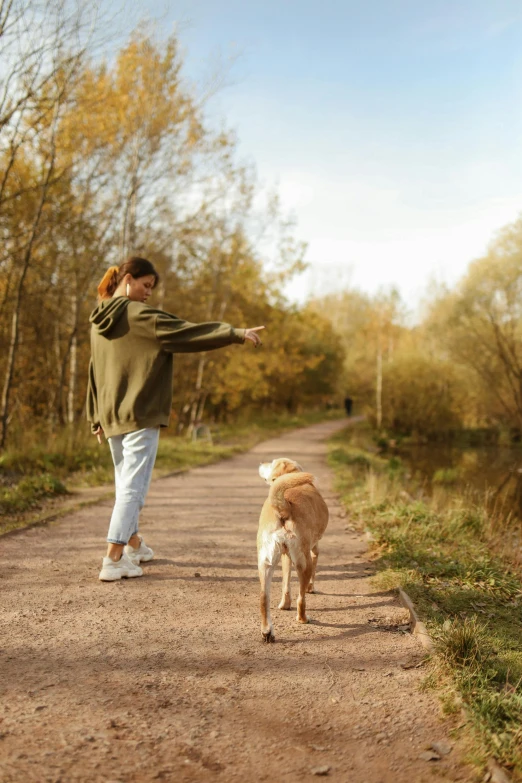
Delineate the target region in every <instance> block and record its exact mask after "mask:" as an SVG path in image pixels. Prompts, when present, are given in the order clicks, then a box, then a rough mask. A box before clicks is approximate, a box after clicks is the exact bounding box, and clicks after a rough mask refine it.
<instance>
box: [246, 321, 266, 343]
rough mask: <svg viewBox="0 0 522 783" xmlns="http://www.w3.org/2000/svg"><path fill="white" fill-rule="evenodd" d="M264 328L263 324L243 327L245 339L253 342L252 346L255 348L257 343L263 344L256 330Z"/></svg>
mask: <svg viewBox="0 0 522 783" xmlns="http://www.w3.org/2000/svg"><path fill="white" fill-rule="evenodd" d="M264 328H265V327H264V326H254V328H253V329H245V340H250V342H251V343H254V348H257V346H258V345H263V343H262V342H261V338H260V336H259V335H258V332H260V331H261V329H264Z"/></svg>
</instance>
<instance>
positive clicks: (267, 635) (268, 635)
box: [263, 631, 275, 644]
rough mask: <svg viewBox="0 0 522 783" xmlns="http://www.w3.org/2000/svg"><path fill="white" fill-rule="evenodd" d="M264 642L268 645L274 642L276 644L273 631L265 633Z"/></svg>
mask: <svg viewBox="0 0 522 783" xmlns="http://www.w3.org/2000/svg"><path fill="white" fill-rule="evenodd" d="M263 641H264V642H266V643H267V644H271V643H272V642H275V636H274V632H273V631H267V633H264V632H263Z"/></svg>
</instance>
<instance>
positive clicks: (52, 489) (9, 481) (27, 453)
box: [0, 410, 342, 535]
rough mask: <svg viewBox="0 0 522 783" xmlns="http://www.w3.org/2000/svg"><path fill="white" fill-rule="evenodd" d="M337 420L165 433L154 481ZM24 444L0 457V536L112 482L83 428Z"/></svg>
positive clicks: (101, 452)
mask: <svg viewBox="0 0 522 783" xmlns="http://www.w3.org/2000/svg"><path fill="white" fill-rule="evenodd" d="M341 417H342V412H341V411H339V410H337V411H328V412H326V411H311V412H307V413H303V414H299V415H290V414H279V415H276V414H274V415H270V416H268V415H264V416H258V417H256V419H255V420H253V421H248V420H245V421H242V422H237V423H236V424H231V425H226V426H220V427H218V428H214V429H213V430H211V431H212V443H209V442H206V441H189V440H187V439H186V438H185V437H176V436H175V435H172V434H170V433H169V432H168V431H165V432H162V436H161V438H160V445H159V449H158V456H157V459H156V467H155V474H154V477H155V478H158V477H159V476H161V475H165V474H168V473H170V472H173V471H177V470H188V469H190V468H192V467H195V466H197V465H208V464H210V463H212V462H217V461H219V460H221V459H226V458H229V457H232V456H233V455H234V454H238V453H241V452H243V451H248V449H250V448H252V447H253V446H254V445H255V444H256V443H259V442H260V441H262V440H265V439H266V438H269V437H272V436H275V435H278V434H281V433H283V432H285V431H287V430H291V429H295V428H297V427H304V426H307V425H309V424H314V423H317V422H320V421H324V420H326V419H331V418H341ZM25 442H26V443H32V444H35V445H32V446H31V447H28V448H24V449H23V450H7V451H5V452H3V453H2V454H1V455H0V535H2V533H6V532H9V531H11V530H14V529H17V528H20V527H24V526H25V525H26V524H28V522H29V521H33V519H34V515H35V513H36V512H38V511H39V510H41V509H42V508H43V507H45V504H46V501H49V500H50V499H53V498H54V499H56V498H58V497H59V496H63V495H66V494H67V493H68V492H69V491H70V490H72V489H78V488H85V487H98V486H99V487H103V486H107V485H112V483H113V480H114V475H113V465H112V459H111V455H110V450H109V447H108V445H107V443H106V442H104V443H103V444H102V445H101V446H99V445H98V443H97V441H96V439H95V438H94V437H93V436H92V435H90V434H89V432H88V428H87V427H86V426H85V427H81V428H77V429H76V430H71V429H68V430H63V431H62V432H60V433H58V434H52V435H48V436H42V435H39V436H37V435H36V434H33V435H31V434H28V435H27V437H26V439H25Z"/></svg>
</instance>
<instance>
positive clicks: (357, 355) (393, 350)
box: [310, 218, 522, 441]
mask: <svg viewBox="0 0 522 783" xmlns="http://www.w3.org/2000/svg"><path fill="white" fill-rule="evenodd" d="M419 263H422V258H419ZM310 306H312V307H314V308H315V309H316V311H317V312H318V313H325V314H327V315H328V317H329V319H330V321H331V324H332V326H333V328H334V330H335V332H336V333H337V334H338V335H339V336H340V337H341V340H342V344H343V348H344V351H345V362H344V375H343V382H342V386H343V388H344V389H346V391H347V392H349V393H350V395H351V396H352V397H353V398H354V400H355V402H356V406H357V408H358V412H364V413H366V414H367V415H368V417H369V419H370V421H371V422H372V423H373V424H374V425H375V426H376V427H377V428H378V429H379V430H382V429H384V430H387V431H388V432H390V433H394V434H401V435H409V436H420V437H422V438H428V439H429V438H441V439H442V438H447V437H451V436H452V435H453V434H455V433H456V432H459V431H461V430H463V429H475V430H477V429H479V430H480V429H482V430H486V431H487V432H488V436H489V437H492V436H493V437H497V436H502V437H505V438H506V440H516V441H518V440H520V437H521V434H522V218H519V219H517V220H516V221H515V222H514V223H512V224H510V225H507V226H506V227H505V228H504V229H502V231H500V232H499V233H498V235H497V236H496V237H495V238H494V239H493V240H492V242H491V244H490V246H489V248H488V251H487V253H486V254H485V255H484V256H483V257H482V258H478V259H476V260H475V261H473V262H472V263H471V264H470V265H469V267H468V270H467V272H466V274H465V275H464V276H463V277H462V279H461V280H460V281H459V282H458V283H457V285H455V286H454V287H449V286H444V285H438V286H436V285H434V286H432V289H431V290H430V292H429V294H428V295H427V297H426V300H425V301H424V303H423V307H422V314H421V317H420V318H419V319H418V321H417V323H415V324H414V325H412V324H411V319H410V318H409V314H408V312H407V310H406V308H405V305H404V303H403V302H402V301H401V299H400V296H399V294H398V293H397V292H396V291H394V290H392V291H383V292H381V293H379V294H377V295H375V296H370V295H367V294H364V293H362V292H360V291H357V290H351V291H343V292H340V293H338V294H332V295H330V296H327V297H324V298H322V299H320V300H318V301H316V302H312V303H311V305H310Z"/></svg>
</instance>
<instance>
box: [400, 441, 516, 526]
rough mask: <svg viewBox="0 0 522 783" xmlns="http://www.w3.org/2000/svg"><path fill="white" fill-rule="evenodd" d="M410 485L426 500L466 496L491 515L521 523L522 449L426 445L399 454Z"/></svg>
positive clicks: (404, 449)
mask: <svg viewBox="0 0 522 783" xmlns="http://www.w3.org/2000/svg"><path fill="white" fill-rule="evenodd" d="M398 456H400V458H401V460H402V462H403V463H404V464H405V466H406V467H407V470H408V472H409V474H410V475H411V481H412V484H414V485H415V486H417V487H420V488H421V489H422V491H423V492H424V493H426V494H428V495H429V496H432V497H433V496H435V495H436V494H437V493H442V492H444V493H446V494H447V493H448V492H450V493H451V494H462V493H467V494H470V495H472V496H473V497H474V499H476V500H478V501H484V500H485V499H486V502H487V506H488V508H489V510H490V511H494V512H495V514H498V515H499V516H501V517H502V518H504V519H508V518H510V519H517V520H522V449H521V448H520V446H518V447H509V446H498V445H488V446H474V447H469V446H457V445H453V444H439V443H435V444H426V445H424V444H423V445H415V446H409V447H407V448H401V449H400V451H399V452H398Z"/></svg>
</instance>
